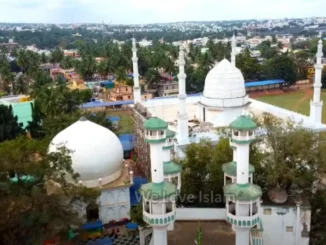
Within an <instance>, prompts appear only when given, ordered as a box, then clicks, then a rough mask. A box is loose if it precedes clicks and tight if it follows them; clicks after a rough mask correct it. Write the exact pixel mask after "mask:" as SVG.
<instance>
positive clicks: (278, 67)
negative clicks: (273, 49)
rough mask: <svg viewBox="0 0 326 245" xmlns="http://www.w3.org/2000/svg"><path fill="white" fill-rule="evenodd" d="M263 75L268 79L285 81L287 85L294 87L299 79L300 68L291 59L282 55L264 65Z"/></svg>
mask: <svg viewBox="0 0 326 245" xmlns="http://www.w3.org/2000/svg"><path fill="white" fill-rule="evenodd" d="M263 74H264V78H266V79H283V80H285V82H286V84H287V85H293V84H294V83H295V82H296V81H297V78H298V68H297V66H296V65H295V63H294V61H293V59H292V58H291V57H289V56H287V55H280V56H276V57H275V58H272V59H269V60H267V61H266V62H265V63H264V65H263Z"/></svg>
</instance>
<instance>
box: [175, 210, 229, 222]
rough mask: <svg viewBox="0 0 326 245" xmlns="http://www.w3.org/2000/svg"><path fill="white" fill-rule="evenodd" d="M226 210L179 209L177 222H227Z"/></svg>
mask: <svg viewBox="0 0 326 245" xmlns="http://www.w3.org/2000/svg"><path fill="white" fill-rule="evenodd" d="M225 218H226V209H225V208H177V209H176V220H178V221H182V220H225Z"/></svg>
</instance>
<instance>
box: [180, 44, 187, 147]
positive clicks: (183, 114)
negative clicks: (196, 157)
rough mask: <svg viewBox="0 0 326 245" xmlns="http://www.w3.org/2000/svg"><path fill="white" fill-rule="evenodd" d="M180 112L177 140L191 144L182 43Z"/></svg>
mask: <svg viewBox="0 0 326 245" xmlns="http://www.w3.org/2000/svg"><path fill="white" fill-rule="evenodd" d="M178 63H179V74H178V80H179V96H178V98H179V113H178V129H177V140H178V144H179V145H186V144H189V129H188V115H187V104H186V99H187V94H186V77H187V76H186V74H185V67H184V66H185V64H186V63H185V54H184V51H183V47H182V45H180V52H179V60H178Z"/></svg>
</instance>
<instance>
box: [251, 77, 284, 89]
mask: <svg viewBox="0 0 326 245" xmlns="http://www.w3.org/2000/svg"><path fill="white" fill-rule="evenodd" d="M281 83H285V81H284V80H281V79H278V80H265V81H255V82H246V83H245V87H246V88H249V87H257V86H264V85H272V84H281Z"/></svg>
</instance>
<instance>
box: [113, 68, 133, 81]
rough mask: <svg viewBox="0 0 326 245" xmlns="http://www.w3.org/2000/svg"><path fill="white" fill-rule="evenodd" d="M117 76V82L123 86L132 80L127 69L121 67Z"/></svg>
mask: <svg viewBox="0 0 326 245" xmlns="http://www.w3.org/2000/svg"><path fill="white" fill-rule="evenodd" d="M116 76H117V77H116V81H118V82H119V83H121V84H127V81H128V80H130V78H129V77H128V76H127V73H126V70H125V68H124V67H121V66H120V67H119V68H118V70H117V73H116Z"/></svg>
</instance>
